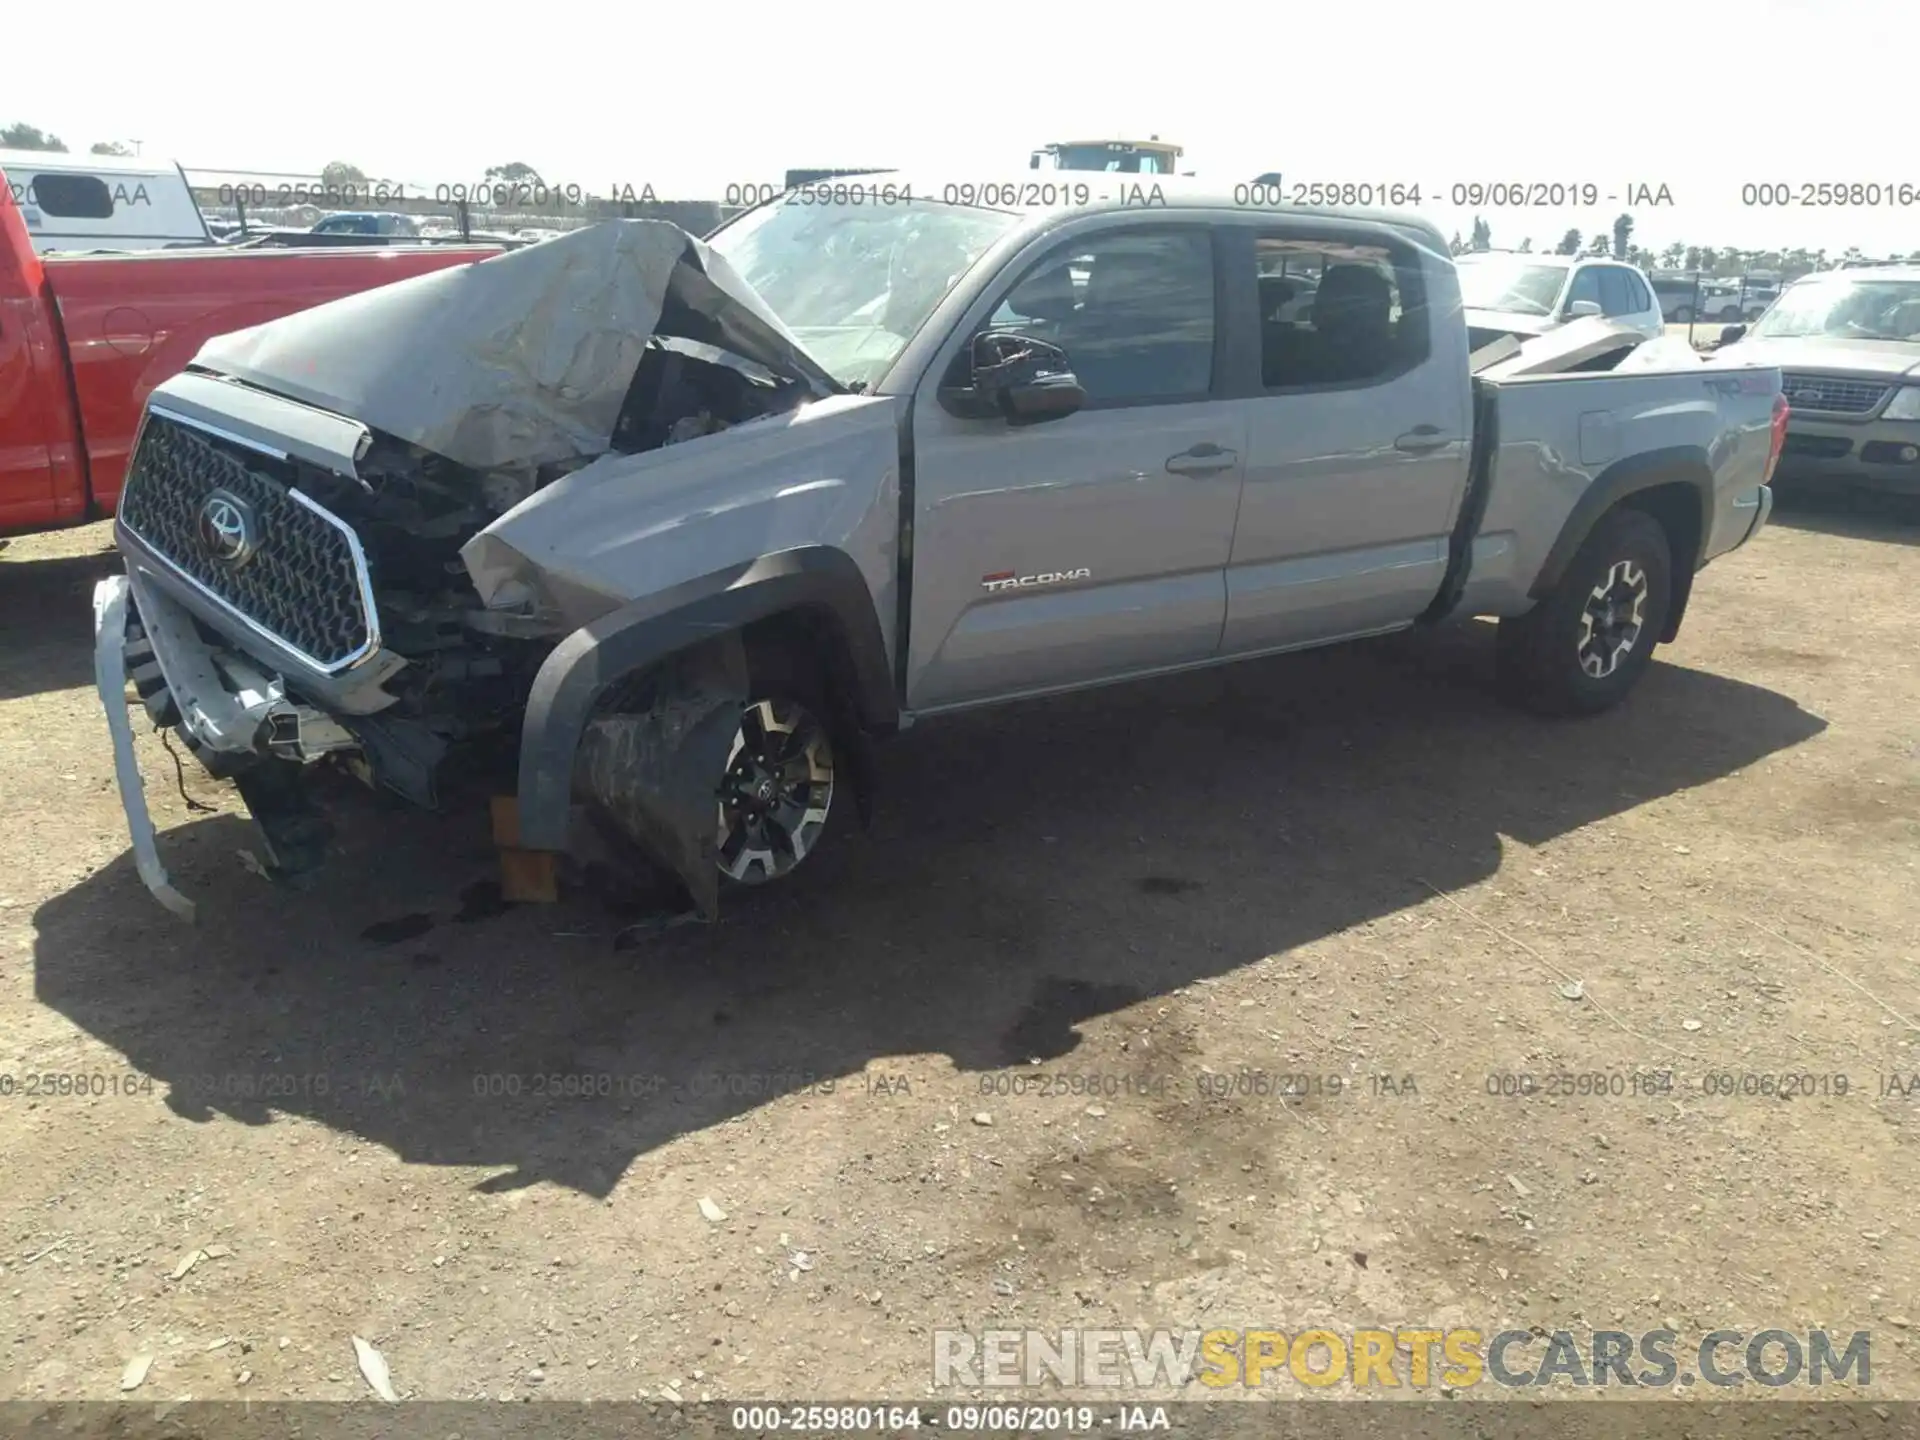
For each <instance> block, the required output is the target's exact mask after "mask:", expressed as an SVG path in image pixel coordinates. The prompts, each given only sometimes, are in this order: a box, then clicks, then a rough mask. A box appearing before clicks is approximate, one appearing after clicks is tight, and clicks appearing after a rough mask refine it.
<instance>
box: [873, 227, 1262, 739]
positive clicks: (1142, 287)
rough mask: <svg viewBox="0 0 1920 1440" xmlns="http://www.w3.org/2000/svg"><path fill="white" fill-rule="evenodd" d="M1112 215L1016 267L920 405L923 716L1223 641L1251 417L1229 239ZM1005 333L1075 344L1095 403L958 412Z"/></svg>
mask: <svg viewBox="0 0 1920 1440" xmlns="http://www.w3.org/2000/svg"><path fill="white" fill-rule="evenodd" d="M1102 218H1103V220H1104V221H1105V223H1102V220H1094V221H1090V222H1083V224H1082V225H1081V226H1080V227H1078V229H1079V233H1078V234H1076V235H1074V236H1073V237H1072V238H1069V239H1065V240H1055V241H1054V243H1053V244H1052V245H1051V246H1044V247H1042V249H1041V253H1039V254H1038V255H1037V257H1036V258H1034V259H1033V260H1032V261H1031V262H1027V263H1022V262H1020V261H1016V262H1015V264H1014V265H1013V266H1011V267H1010V274H1009V283H1008V284H1007V285H1005V286H1004V287H1001V288H1000V289H999V290H997V291H996V292H990V294H989V296H988V297H987V299H986V300H985V301H984V302H983V304H982V306H981V307H978V308H976V311H975V312H974V314H973V315H972V316H970V317H969V320H970V322H971V323H969V324H967V325H963V326H962V327H961V331H960V333H956V334H955V335H953V336H952V337H950V339H949V341H948V343H947V345H946V346H944V347H943V349H942V350H941V352H940V354H939V356H938V357H937V358H936V361H935V364H934V366H933V369H932V371H931V372H930V373H929V375H928V376H927V379H926V381H925V382H923V383H922V385H921V386H920V388H919V391H918V393H917V394H916V396H915V399H914V409H913V471H914V477H913V488H912V505H913V522H914V523H913V535H912V545H913V565H912V570H911V574H912V596H911V601H910V606H909V615H910V625H909V633H908V663H907V681H906V703H907V705H908V707H909V708H910V709H913V710H916V711H923V712H924V711H931V710H940V709H947V708H954V707H958V706H963V705H970V704H978V703H982V702H985V701H989V700H998V699H1006V698H1009V697H1012V696H1015V695H1022V694H1034V693H1040V692H1044V691H1048V690H1055V689H1064V688H1068V687H1072V686H1078V685H1084V684H1089V683H1093V682H1098V681H1103V680H1111V679H1118V678H1120V677H1122V676H1127V675H1133V674H1140V673H1145V672H1150V671H1153V670H1158V669H1164V668H1167V667H1171V666H1178V665H1182V664H1188V663H1192V662H1196V661H1202V660H1206V659H1208V658H1210V657H1212V656H1213V655H1214V654H1215V653H1216V651H1217V650H1218V648H1219V643H1220V632H1221V627H1222V625H1223V623H1224V621H1225V616H1226V564H1227V558H1228V555H1229V553H1230V552H1231V550H1232V545H1233V529H1234V517H1235V514H1236V512H1237V510H1238V508H1239V504H1240V485H1241V474H1242V459H1241V457H1242V454H1243V453H1244V451H1245V448H1246V446H1245V429H1246V420H1245V415H1244V412H1243V409H1242V408H1241V407H1240V406H1239V405H1237V404H1236V403H1235V402H1233V401H1231V400H1229V399H1226V398H1224V396H1223V394H1222V393H1221V390H1220V386H1221V385H1222V383H1223V380H1224V372H1225V366H1224V365H1223V364H1221V363H1220V355H1219V352H1220V349H1221V336H1222V332H1223V327H1222V326H1221V325H1220V323H1219V315H1218V313H1217V312H1218V301H1217V298H1216V291H1217V283H1218V274H1219V272H1220V269H1221V267H1220V266H1219V265H1218V263H1217V261H1216V257H1215V249H1216V241H1215V237H1214V234H1213V232H1212V229H1211V228H1210V227H1209V226H1208V225H1207V224H1206V223H1205V222H1204V221H1201V220H1198V219H1195V220H1191V221H1185V222H1180V221H1167V222H1161V223H1156V224H1150V225H1142V224H1140V223H1138V222H1137V221H1133V222H1132V223H1128V222H1129V220H1131V217H1127V218H1125V219H1118V217H1102ZM1116 219H1117V220H1118V223H1116ZM988 328H991V329H997V330H1012V331H1017V332H1018V333H1021V334H1025V335H1028V336H1030V337H1032V338H1034V339H1039V340H1045V341H1048V342H1049V343H1052V344H1056V345H1059V346H1061V347H1062V348H1064V349H1065V350H1066V352H1067V358H1068V362H1069V364H1070V366H1071V368H1072V369H1073V371H1074V373H1075V374H1076V376H1078V378H1079V380H1080V382H1081V384H1082V385H1083V386H1084V387H1085V389H1086V392H1087V399H1086V403H1085V405H1084V406H1083V407H1082V408H1081V409H1080V410H1079V411H1078V412H1077V413H1075V414H1072V415H1068V416H1065V417H1063V418H1060V419H1055V420H1049V421H1045V422H1042V423H1039V424H1034V425H1026V426H1019V427H1014V426H1009V425H1008V424H1007V423H1006V421H1004V420H1000V419H993V420H974V419H963V418H959V417H957V416H955V415H954V414H952V413H950V412H949V411H948V410H947V409H946V408H945V407H944V406H943V405H942V404H941V402H940V400H939V398H938V395H937V393H936V392H937V390H938V388H939V385H938V382H940V381H942V380H945V381H947V382H949V383H952V382H953V381H955V379H956V378H957V379H958V380H960V381H964V379H965V377H966V373H967V370H966V367H967V366H968V357H969V355H970V351H971V341H972V338H973V335H974V334H977V333H979V331H981V330H983V329H988Z"/></svg>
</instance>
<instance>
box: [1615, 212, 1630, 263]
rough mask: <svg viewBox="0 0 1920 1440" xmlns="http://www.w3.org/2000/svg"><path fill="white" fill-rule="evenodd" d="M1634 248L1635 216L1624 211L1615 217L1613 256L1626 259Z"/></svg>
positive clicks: (1617, 258)
mask: <svg viewBox="0 0 1920 1440" xmlns="http://www.w3.org/2000/svg"><path fill="white" fill-rule="evenodd" d="M1632 248H1633V216H1631V215H1628V214H1625V213H1622V214H1619V215H1616V216H1614V218H1613V258H1614V259H1616V260H1624V259H1626V258H1627V252H1628V251H1629V250H1630V249H1632Z"/></svg>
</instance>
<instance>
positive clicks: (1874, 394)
mask: <svg viewBox="0 0 1920 1440" xmlns="http://www.w3.org/2000/svg"><path fill="white" fill-rule="evenodd" d="M1780 388H1781V390H1782V391H1784V392H1785V393H1786V397H1787V404H1789V405H1791V406H1792V407H1793V408H1794V409H1795V410H1823V411H1825V412H1827V413H1828V414H1830V415H1864V414H1866V413H1867V412H1868V411H1869V410H1873V409H1876V408H1878V406H1879V404H1880V402H1881V401H1882V400H1884V399H1886V398H1887V391H1889V390H1891V389H1892V388H1893V387H1892V386H1891V385H1889V384H1887V383H1886V382H1885V381H1882V380H1840V379H1836V378H1835V377H1833V376H1831V375H1782V376H1781V377H1780Z"/></svg>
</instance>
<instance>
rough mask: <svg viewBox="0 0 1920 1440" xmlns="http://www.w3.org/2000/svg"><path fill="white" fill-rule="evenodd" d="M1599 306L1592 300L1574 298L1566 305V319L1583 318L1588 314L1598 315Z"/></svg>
mask: <svg viewBox="0 0 1920 1440" xmlns="http://www.w3.org/2000/svg"><path fill="white" fill-rule="evenodd" d="M1599 313H1600V306H1599V305H1598V304H1597V303H1596V302H1595V301H1592V300H1575V301H1574V302H1573V303H1572V304H1570V305H1568V306H1567V319H1569V320H1584V319H1586V318H1587V317H1588V316H1589V315H1598V314H1599Z"/></svg>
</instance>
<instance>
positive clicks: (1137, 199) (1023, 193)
mask: <svg viewBox="0 0 1920 1440" xmlns="http://www.w3.org/2000/svg"><path fill="white" fill-rule="evenodd" d="M833 183H835V182H832V181H827V182H823V184H826V185H831V184H833ZM849 183H850V184H853V185H854V186H855V188H859V189H861V190H863V191H865V190H879V189H884V188H885V187H887V186H894V187H897V188H898V189H900V190H901V191H903V192H904V191H907V190H909V189H910V190H911V193H912V195H913V198H914V199H916V200H933V201H944V202H945V203H947V204H953V205H965V206H969V207H971V208H974V209H979V210H1000V211H1005V212H1007V213H1009V214H1026V215H1034V216H1038V215H1045V214H1058V213H1063V212H1066V211H1074V212H1078V213H1082V214H1100V213H1106V212H1119V211H1123V210H1124V211H1126V212H1128V213H1129V214H1138V215H1141V216H1143V217H1147V218H1151V215H1152V213H1153V212H1154V211H1156V210H1162V209H1168V210H1176V209H1177V210H1237V211H1241V212H1245V211H1248V210H1253V209H1257V210H1258V211H1259V212H1260V213H1261V214H1263V215H1273V216H1289V215H1301V216H1314V217H1320V218H1331V219H1337V220H1371V221H1374V222H1376V223H1379V224H1386V225H1393V226H1396V227H1398V228H1399V229H1402V230H1409V231H1414V232H1417V233H1418V234H1420V235H1421V236H1422V237H1424V238H1426V239H1428V240H1430V241H1431V242H1432V243H1433V244H1434V246H1435V247H1436V248H1438V249H1440V250H1442V251H1444V250H1445V249H1446V248H1447V245H1446V239H1445V237H1444V236H1442V235H1441V233H1440V228H1439V227H1438V226H1437V225H1435V224H1434V223H1433V221H1431V220H1429V219H1428V218H1427V217H1426V216H1424V215H1422V214H1420V213H1419V212H1417V211H1414V210H1397V209H1392V208H1388V207H1384V206H1364V205H1258V206H1256V205H1254V204H1252V203H1250V202H1251V199H1252V196H1253V195H1255V194H1258V193H1259V191H1260V188H1261V187H1259V186H1254V185H1248V184H1244V183H1243V184H1238V185H1234V184H1222V183H1221V182H1220V181H1217V180H1204V179H1199V178H1196V177H1194V176H1190V175H1146V174H1131V173H1123V172H1117V171H1116V172H1106V171H1096V170H1049V171H1040V172H1035V171H1032V170H1024V171H1013V172H1010V173H1008V174H1005V175H984V176H970V177H966V178H956V177H955V176H953V175H952V174H950V173H949V174H929V173H921V172H918V171H909V170H884V171H877V172H875V173H874V174H872V175H868V176H862V177H860V179H859V180H858V181H857V182H849ZM1081 194H1084V195H1085V196H1086V199H1085V200H1084V201H1078V200H1076V198H1075V197H1076V196H1078V195H1081ZM1142 196H1147V197H1151V199H1148V200H1143V199H1142ZM882 203H885V202H884V201H883V202H882Z"/></svg>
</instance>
